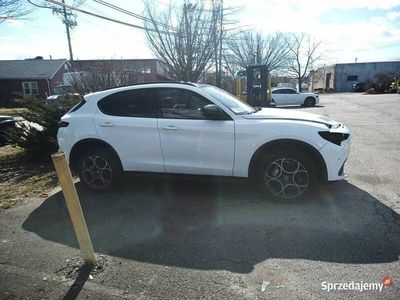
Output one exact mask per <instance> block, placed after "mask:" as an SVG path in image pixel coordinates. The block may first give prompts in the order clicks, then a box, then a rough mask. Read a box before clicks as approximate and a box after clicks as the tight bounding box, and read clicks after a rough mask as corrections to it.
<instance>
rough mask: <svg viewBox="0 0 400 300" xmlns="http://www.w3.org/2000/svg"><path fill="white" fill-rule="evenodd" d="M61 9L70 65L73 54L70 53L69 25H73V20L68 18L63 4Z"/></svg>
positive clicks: (63, 1)
mask: <svg viewBox="0 0 400 300" xmlns="http://www.w3.org/2000/svg"><path fill="white" fill-rule="evenodd" d="M62 3H63V4H65V0H62ZM62 9H63V16H64V20H63V23H64V24H65V29H66V31H67V39H68V49H69V60H70V63H71V66H72V62H73V60H74V55H73V54H72V44H71V35H70V33H69V27H70V26H71V27H72V26H74V21H72V20H70V19H68V14H67V9H66V8H65V6H63V8H62ZM75 25H76V21H75Z"/></svg>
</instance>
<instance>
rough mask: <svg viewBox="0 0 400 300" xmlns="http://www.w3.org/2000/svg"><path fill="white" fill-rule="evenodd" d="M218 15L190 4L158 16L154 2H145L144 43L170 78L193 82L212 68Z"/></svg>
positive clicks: (202, 5) (198, 5) (194, 3)
mask: <svg viewBox="0 0 400 300" xmlns="http://www.w3.org/2000/svg"><path fill="white" fill-rule="evenodd" d="M218 11H219V10H214V9H211V10H210V9H206V8H205V6H204V4H203V3H202V1H193V2H192V3H190V4H188V3H186V2H185V3H184V4H183V5H182V7H179V8H175V7H174V6H172V5H170V6H169V8H168V9H167V10H166V11H164V12H160V11H157V10H156V8H155V4H154V1H145V12H144V14H145V17H146V18H147V20H146V21H145V26H144V27H145V28H146V37H147V41H148V43H149V45H150V47H151V49H152V50H153V52H154V54H155V55H156V56H157V57H158V58H159V59H160V60H162V61H163V62H164V63H165V71H166V72H167V73H168V75H169V76H170V77H172V78H174V79H176V80H183V81H193V82H196V81H198V80H199V79H200V77H201V76H202V75H203V74H204V72H206V71H207V70H209V69H210V68H211V67H212V65H213V61H212V59H213V55H214V53H215V40H216V38H217V34H218V28H217V25H218V20H219V15H218Z"/></svg>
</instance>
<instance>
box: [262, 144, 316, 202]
mask: <svg viewBox="0 0 400 300" xmlns="http://www.w3.org/2000/svg"><path fill="white" fill-rule="evenodd" d="M299 151H300V150H299ZM317 174H318V172H317V167H316V165H315V163H313V161H312V160H311V159H310V158H309V157H308V156H307V155H306V154H303V153H301V152H299V153H297V152H296V151H295V150H294V151H293V150H283V149H277V150H274V151H272V152H270V153H268V154H267V155H266V156H265V157H264V158H263V159H262V162H261V164H260V169H259V171H258V176H257V177H258V182H259V184H260V185H261V186H262V189H263V191H264V192H265V193H267V194H268V195H269V196H272V197H273V198H277V199H283V200H290V199H299V198H302V197H303V196H305V195H307V194H308V193H309V192H310V191H312V190H313V189H314V188H315V187H316V186H317V185H318V178H317Z"/></svg>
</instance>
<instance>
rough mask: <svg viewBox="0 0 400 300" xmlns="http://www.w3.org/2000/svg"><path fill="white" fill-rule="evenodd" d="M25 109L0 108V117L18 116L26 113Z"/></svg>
mask: <svg viewBox="0 0 400 300" xmlns="http://www.w3.org/2000/svg"><path fill="white" fill-rule="evenodd" d="M27 111H28V110H27V109H26V108H0V115H4V116H19V115H21V113H24V112H27Z"/></svg>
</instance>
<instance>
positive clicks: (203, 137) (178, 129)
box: [158, 88, 235, 176]
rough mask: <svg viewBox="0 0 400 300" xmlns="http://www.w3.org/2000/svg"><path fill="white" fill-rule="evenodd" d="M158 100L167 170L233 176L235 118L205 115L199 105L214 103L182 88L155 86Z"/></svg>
mask: <svg viewBox="0 0 400 300" xmlns="http://www.w3.org/2000/svg"><path fill="white" fill-rule="evenodd" d="M158 104H159V119H158V130H159V134H160V140H161V149H162V153H163V157H164V165H165V170H166V172H168V173H185V174H202V175H221V176H232V173H233V161H234V153H235V144H234V142H235V141H234V138H235V137H234V121H233V120H232V119H231V118H230V117H229V116H228V115H226V116H225V117H226V118H224V119H221V120H209V119H207V118H205V117H204V116H203V114H202V112H201V108H202V107H204V106H205V105H208V104H213V103H212V102H211V101H210V100H208V99H206V98H205V97H203V96H201V95H199V94H197V93H194V92H192V91H189V90H184V89H177V88H163V89H158ZM224 115H225V113H224Z"/></svg>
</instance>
